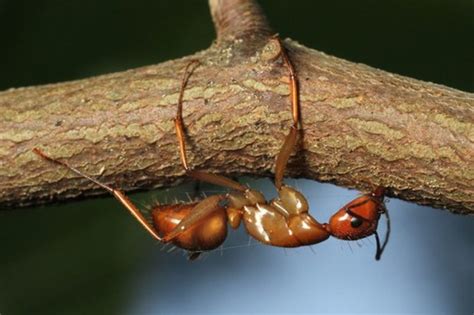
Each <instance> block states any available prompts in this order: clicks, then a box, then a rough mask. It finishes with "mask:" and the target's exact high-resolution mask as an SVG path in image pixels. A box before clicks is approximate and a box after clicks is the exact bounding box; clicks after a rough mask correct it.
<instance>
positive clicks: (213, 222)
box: [152, 202, 227, 252]
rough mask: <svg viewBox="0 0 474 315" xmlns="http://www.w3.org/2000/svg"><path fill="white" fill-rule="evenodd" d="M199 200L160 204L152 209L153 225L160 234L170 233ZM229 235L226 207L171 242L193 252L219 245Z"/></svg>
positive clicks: (211, 214) (214, 212)
mask: <svg viewBox="0 0 474 315" xmlns="http://www.w3.org/2000/svg"><path fill="white" fill-rule="evenodd" d="M197 204H198V202H193V203H186V204H170V205H158V206H156V207H155V208H154V209H153V210H152V217H153V226H154V227H155V229H156V231H157V232H158V234H159V235H160V236H165V235H168V234H169V233H170V232H171V231H173V230H174V229H175V227H176V226H177V225H178V224H179V223H180V222H181V221H182V220H183V219H184V218H185V217H187V216H189V214H190V213H191V212H192V210H193V208H194V207H195V206H196V205H197ZM226 237H227V215H226V212H225V209H224V208H221V209H217V210H216V211H213V212H212V213H210V214H209V215H208V216H206V217H205V218H203V220H200V221H199V222H198V223H196V224H194V225H193V226H192V227H190V228H188V229H186V230H185V231H183V232H182V233H180V234H179V235H177V236H176V237H175V238H173V239H172V240H171V241H170V242H171V243H173V244H174V245H176V246H178V247H180V248H183V249H186V250H189V251H191V252H198V251H207V250H212V249H215V248H217V247H219V246H220V245H221V244H222V243H223V242H224V240H225V238H226Z"/></svg>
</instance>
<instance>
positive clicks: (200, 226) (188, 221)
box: [33, 36, 390, 260]
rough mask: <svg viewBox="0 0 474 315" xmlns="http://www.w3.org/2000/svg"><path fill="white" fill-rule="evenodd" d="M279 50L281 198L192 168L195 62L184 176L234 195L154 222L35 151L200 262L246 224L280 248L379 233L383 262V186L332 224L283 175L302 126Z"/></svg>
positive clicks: (167, 209) (181, 208)
mask: <svg viewBox="0 0 474 315" xmlns="http://www.w3.org/2000/svg"><path fill="white" fill-rule="evenodd" d="M272 40H274V41H276V43H277V44H278V47H279V52H278V54H277V55H276V56H275V57H274V59H276V58H278V57H281V59H282V61H283V63H284V65H285V67H286V68H287V70H288V78H289V88H290V101H291V109H292V117H293V124H292V125H291V126H290V130H289V132H288V134H287V136H286V138H285V141H284V143H283V145H282V147H281V149H280V152H279V154H278V156H277V158H276V163H275V164H276V165H275V179H274V181H275V187H276V189H277V191H278V197H277V198H275V199H273V200H271V201H266V200H265V198H264V196H263V194H262V193H261V192H259V191H256V190H253V189H250V188H248V187H246V186H244V185H242V184H240V183H238V182H236V181H234V180H232V179H230V178H227V177H225V176H222V175H218V174H213V173H208V172H206V171H199V170H194V169H192V168H191V167H190V166H189V164H188V161H187V156H186V143H185V133H184V121H183V116H182V111H183V95H184V90H185V87H186V85H187V82H188V79H189V77H190V76H191V73H192V71H193V70H191V69H190V68H191V66H192V65H196V64H199V62H198V61H197V60H193V61H191V62H189V63H188V64H187V66H186V68H185V70H184V75H183V78H182V82H181V89H180V94H179V98H178V105H177V107H178V108H177V113H176V117H175V118H174V125H175V129H176V136H177V140H178V143H179V155H180V159H181V163H182V165H183V168H184V170H185V172H186V175H188V176H190V177H192V178H193V179H195V180H197V181H203V182H208V183H211V184H215V185H219V186H223V187H226V188H229V189H230V190H231V192H229V193H226V194H220V195H212V196H209V197H206V198H204V199H203V200H200V201H196V202H190V203H180V204H166V205H156V206H155V207H154V208H153V209H152V213H151V220H150V221H148V219H147V218H145V216H144V215H143V214H142V213H141V212H140V210H139V209H138V208H137V207H136V206H135V205H134V204H133V203H132V202H131V201H130V199H129V198H128V197H127V196H126V195H125V194H124V193H123V192H121V191H120V190H117V189H114V188H112V187H110V186H108V185H106V184H104V183H101V182H100V181H98V180H96V179H94V178H91V177H90V176H88V175H86V174H83V173H82V172H81V171H79V170H78V169H76V168H74V167H72V166H70V165H68V164H67V163H66V162H63V161H59V160H56V159H53V158H51V157H49V156H48V155H46V154H45V153H43V152H42V151H41V150H40V149H38V148H34V149H33V152H34V153H36V154H37V155H39V156H40V157H42V158H44V159H46V160H48V161H50V162H52V163H55V164H58V165H61V166H63V167H66V168H67V169H69V170H70V171H72V172H74V173H76V174H77V175H79V176H82V177H84V178H86V179H88V180H90V181H92V182H94V183H96V184H97V185H99V186H101V187H102V188H104V189H105V190H107V191H109V192H110V193H111V194H112V195H113V196H114V197H115V198H116V199H117V200H118V201H119V202H120V203H121V204H122V205H123V206H124V207H125V208H127V210H128V211H130V213H131V214H132V215H133V216H134V217H135V218H136V219H137V220H138V222H139V223H140V224H141V225H142V226H143V227H144V228H145V229H146V230H147V231H148V232H149V233H150V234H151V236H153V238H155V239H156V240H158V241H160V242H163V243H169V242H171V243H173V244H174V245H175V246H177V247H179V248H182V249H185V250H187V251H189V259H192V260H193V259H196V258H197V257H198V256H199V255H200V253H202V252H204V251H209V250H212V249H215V248H217V247H219V246H220V245H221V244H222V243H223V242H224V240H225V238H226V236H227V223H229V224H230V226H231V227H232V228H233V229H237V228H238V227H239V226H240V224H241V223H242V222H243V224H244V226H245V228H246V230H247V232H248V233H249V234H250V235H251V236H252V237H253V238H255V239H256V240H258V241H260V242H261V243H263V244H267V245H271V246H278V247H298V246H305V245H312V244H316V243H319V242H322V241H324V240H326V239H328V238H329V237H330V236H333V237H336V238H338V239H342V240H358V239H361V238H365V237H368V236H371V235H375V239H376V242H377V244H376V245H377V250H376V255H375V259H376V260H379V259H380V257H381V254H382V252H383V250H384V248H385V246H386V245H387V242H388V238H389V234H390V220H389V216H388V212H387V209H386V207H385V204H384V201H383V199H384V188H383V187H378V188H376V189H375V190H374V191H373V192H371V193H369V194H366V195H362V196H360V197H358V198H356V199H354V200H353V201H351V202H349V203H348V204H346V205H345V206H344V207H342V208H341V209H340V210H339V211H337V212H336V213H335V214H334V215H333V216H332V217H331V218H330V220H329V223H327V224H326V223H324V224H321V223H319V222H318V221H316V219H314V218H313V217H312V216H311V215H310V214H309V212H308V211H309V206H308V202H307V200H306V198H305V197H304V196H303V194H302V193H300V192H298V191H297V190H295V189H294V188H292V187H290V186H287V185H283V183H282V182H283V175H284V173H285V168H286V165H287V163H288V159H289V157H290V155H291V153H292V151H293V150H294V148H295V146H296V143H297V139H298V134H299V131H300V129H299V126H300V110H299V90H298V81H297V76H296V72H295V69H294V67H293V64H292V63H291V61H290V58H289V56H288V53H287V51H286V50H285V48H284V47H283V44H282V43H281V40H280V39H279V38H278V36H274V37H272ZM382 213H383V214H385V216H386V218H387V232H386V236H385V240H384V242H383V244H381V243H380V239H379V236H378V234H377V225H378V221H379V219H380V215H381V214H382Z"/></svg>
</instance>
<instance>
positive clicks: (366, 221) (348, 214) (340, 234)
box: [328, 195, 380, 240]
mask: <svg viewBox="0 0 474 315" xmlns="http://www.w3.org/2000/svg"><path fill="white" fill-rule="evenodd" d="M371 197H372V196H369V195H364V196H361V197H359V198H356V199H354V200H353V201H351V202H350V203H348V204H347V205H345V206H344V207H342V208H341V209H340V210H339V211H338V212H336V213H335V214H334V215H333V216H332V217H331V219H330V220H329V225H328V228H329V230H330V231H331V234H332V235H333V236H334V237H337V238H339V239H343V240H357V239H361V238H364V237H367V236H369V235H372V234H374V232H375V231H376V230H377V224H378V221H379V218H380V213H379V210H378V209H379V205H380V203H379V202H378V200H374V199H373V198H371Z"/></svg>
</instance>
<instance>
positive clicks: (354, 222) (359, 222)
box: [351, 217, 363, 228]
mask: <svg viewBox="0 0 474 315" xmlns="http://www.w3.org/2000/svg"><path fill="white" fill-rule="evenodd" d="M362 223H363V222H362V219H360V218H357V217H352V218H351V226H352V227H353V228H358V227H359V226H361V225H362Z"/></svg>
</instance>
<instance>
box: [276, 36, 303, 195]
mask: <svg viewBox="0 0 474 315" xmlns="http://www.w3.org/2000/svg"><path fill="white" fill-rule="evenodd" d="M273 40H275V41H276V42H277V43H278V45H279V48H280V53H279V56H281V57H282V58H283V62H284V63H285V66H286V67H287V69H288V76H289V80H290V99H291V113H292V115H293V125H292V126H291V127H290V132H289V133H288V135H287V136H286V138H285V142H283V146H282V147H281V149H280V153H278V156H277V159H276V163H275V186H276V188H277V190H280V188H281V186H282V184H283V175H284V174H285V169H286V166H287V164H288V160H289V158H290V155H291V152H293V149H294V148H295V145H296V140H297V136H298V127H299V123H300V108H299V106H300V104H299V88H298V79H297V77H296V71H295V68H294V66H293V64H292V63H291V61H290V58H289V56H288V52H287V51H286V49H285V48H284V47H283V44H282V42H281V40H280V38H279V37H278V36H277V35H276V36H275V37H273Z"/></svg>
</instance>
